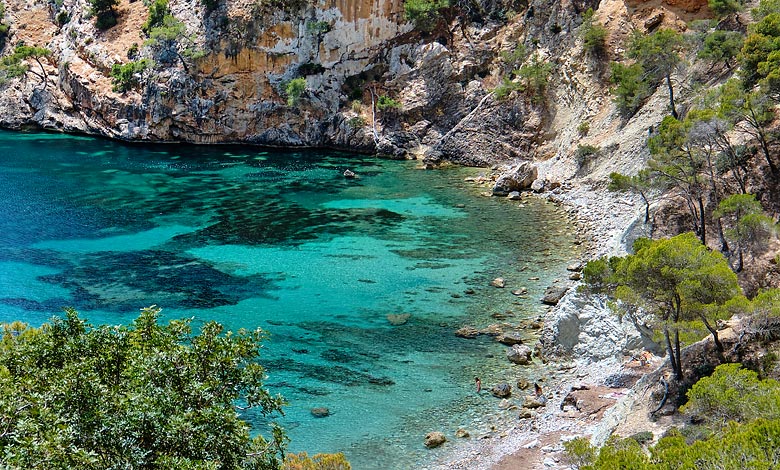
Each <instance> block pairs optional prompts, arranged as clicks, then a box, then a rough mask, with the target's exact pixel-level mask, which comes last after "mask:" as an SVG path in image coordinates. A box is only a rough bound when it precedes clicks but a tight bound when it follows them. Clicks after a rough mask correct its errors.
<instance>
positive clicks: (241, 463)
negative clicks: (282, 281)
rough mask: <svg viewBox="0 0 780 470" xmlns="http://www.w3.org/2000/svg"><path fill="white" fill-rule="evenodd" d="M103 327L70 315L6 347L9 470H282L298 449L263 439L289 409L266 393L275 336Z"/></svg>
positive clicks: (1, 361) (154, 316) (16, 331)
mask: <svg viewBox="0 0 780 470" xmlns="http://www.w3.org/2000/svg"><path fill="white" fill-rule="evenodd" d="M159 315H160V309H159V308H156V307H150V308H145V309H143V310H142V311H141V314H140V316H139V317H138V318H137V319H136V320H134V321H133V322H132V323H131V324H130V325H129V326H99V327H93V326H91V325H89V324H88V323H87V322H85V321H84V320H82V319H81V318H79V316H78V314H77V313H76V312H75V311H73V310H67V313H66V315H65V316H64V318H54V319H53V320H52V321H51V322H50V323H48V324H44V325H43V326H42V327H40V328H31V327H28V326H27V325H25V324H22V323H19V322H16V323H13V324H10V325H5V326H4V327H3V330H2V339H0V422H2V434H0V454H2V456H3V458H2V460H3V463H4V464H5V465H7V466H8V467H9V468H79V469H105V468H148V469H164V468H180V469H185V468H186V469H195V468H198V469H206V468H209V469H217V468H219V469H224V470H227V469H257V470H260V469H276V468H279V466H280V465H281V462H282V459H283V457H284V455H283V454H284V448H285V443H286V437H285V436H284V433H283V432H282V430H281V429H280V428H278V427H277V426H275V425H272V426H271V434H272V437H270V438H268V439H266V438H264V437H263V436H262V435H258V436H256V437H252V435H251V428H250V425H249V423H247V422H245V421H244V420H242V419H241V417H240V412H241V411H242V410H245V409H254V410H256V411H257V412H259V414H260V415H262V416H270V415H272V414H274V413H277V412H279V411H280V410H281V406H282V399H281V398H280V397H273V396H271V394H270V393H269V392H268V391H267V390H266V389H264V388H263V379H264V369H263V367H262V366H260V365H259V364H258V363H257V359H258V356H259V348H260V343H261V341H262V339H263V336H264V334H263V332H262V331H260V330H255V331H246V330H243V329H242V330H239V331H237V332H225V331H224V329H223V327H222V326H221V325H219V324H217V323H214V322H211V323H206V324H205V325H203V326H202V327H201V328H200V332H199V333H197V334H195V333H193V331H192V327H191V325H190V320H174V321H171V322H169V323H168V324H167V325H161V324H160V323H159Z"/></svg>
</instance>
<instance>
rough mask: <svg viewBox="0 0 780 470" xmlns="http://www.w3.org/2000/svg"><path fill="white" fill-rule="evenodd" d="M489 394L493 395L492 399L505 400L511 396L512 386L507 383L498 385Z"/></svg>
mask: <svg viewBox="0 0 780 470" xmlns="http://www.w3.org/2000/svg"><path fill="white" fill-rule="evenodd" d="M490 393H492V394H493V396H494V397H497V398H507V397H511V396H512V386H511V385H509V384H508V383H500V384H498V385H495V386H494V387H493V388H492V389H491V390H490Z"/></svg>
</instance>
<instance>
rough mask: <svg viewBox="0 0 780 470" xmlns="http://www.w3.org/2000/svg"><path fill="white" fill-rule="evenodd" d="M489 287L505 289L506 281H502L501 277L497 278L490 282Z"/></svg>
mask: <svg viewBox="0 0 780 470" xmlns="http://www.w3.org/2000/svg"><path fill="white" fill-rule="evenodd" d="M490 285H491V286H493V287H498V288H500V289H503V288H504V287H506V281H505V280H504V278H503V277H497V278H495V279H493V280H492V281H490Z"/></svg>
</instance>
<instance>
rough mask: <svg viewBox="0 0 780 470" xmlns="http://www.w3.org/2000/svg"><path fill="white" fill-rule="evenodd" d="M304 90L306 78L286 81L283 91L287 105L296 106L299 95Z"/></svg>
mask: <svg viewBox="0 0 780 470" xmlns="http://www.w3.org/2000/svg"><path fill="white" fill-rule="evenodd" d="M305 91H306V79H305V78H294V79H292V80H290V81H289V82H287V85H285V87H284V93H285V95H287V106H290V107H293V106H297V105H298V102H299V101H300V99H301V96H302V95H303V93H304V92H305Z"/></svg>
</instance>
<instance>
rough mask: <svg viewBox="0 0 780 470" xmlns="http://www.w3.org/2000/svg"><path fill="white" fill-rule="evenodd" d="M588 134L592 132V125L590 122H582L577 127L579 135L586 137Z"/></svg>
mask: <svg viewBox="0 0 780 470" xmlns="http://www.w3.org/2000/svg"><path fill="white" fill-rule="evenodd" d="M588 132H590V123H589V122H588V121H582V122H581V123H580V124H579V125H578V126H577V133H578V134H580V135H581V136H586V135H588Z"/></svg>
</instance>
